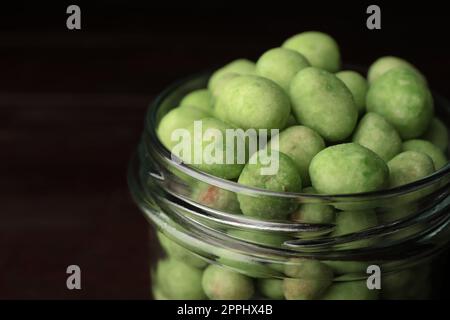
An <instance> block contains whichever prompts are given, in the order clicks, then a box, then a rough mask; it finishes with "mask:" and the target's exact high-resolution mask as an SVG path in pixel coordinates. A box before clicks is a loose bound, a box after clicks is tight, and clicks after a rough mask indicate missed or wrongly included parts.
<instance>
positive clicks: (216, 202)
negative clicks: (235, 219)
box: [191, 181, 241, 213]
mask: <svg viewBox="0 0 450 320" xmlns="http://www.w3.org/2000/svg"><path fill="white" fill-rule="evenodd" d="M191 197H192V199H193V200H195V201H197V202H199V203H201V204H203V205H205V206H208V207H210V208H213V209H217V210H221V211H225V212H228V213H241V209H240V207H239V202H238V200H237V196H236V193H234V192H232V191H228V190H225V189H222V188H219V187H216V186H213V185H209V184H207V183H204V182H200V181H199V182H197V183H196V184H195V186H194V187H193V190H192V194H191Z"/></svg>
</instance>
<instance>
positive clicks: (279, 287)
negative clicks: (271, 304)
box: [256, 279, 284, 300]
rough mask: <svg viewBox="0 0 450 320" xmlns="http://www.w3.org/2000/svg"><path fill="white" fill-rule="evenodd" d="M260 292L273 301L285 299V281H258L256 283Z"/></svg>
mask: <svg viewBox="0 0 450 320" xmlns="http://www.w3.org/2000/svg"><path fill="white" fill-rule="evenodd" d="M256 286H257V288H258V291H259V292H260V293H261V294H262V295H263V296H265V297H266V298H269V299H273V300H282V299H284V293H283V280H280V279H258V282H257V283H256Z"/></svg>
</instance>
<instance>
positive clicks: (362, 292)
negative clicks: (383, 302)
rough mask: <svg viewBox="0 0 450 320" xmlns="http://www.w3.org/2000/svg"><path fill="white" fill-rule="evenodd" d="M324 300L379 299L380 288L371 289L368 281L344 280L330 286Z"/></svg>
mask: <svg viewBox="0 0 450 320" xmlns="http://www.w3.org/2000/svg"><path fill="white" fill-rule="evenodd" d="M322 299H323V300H377V299H378V290H369V289H368V288H367V284H366V281H365V280H364V281H343V282H336V283H334V284H333V285H331V286H330V288H329V289H328V290H327V291H326V293H325V295H324V296H323V297H322Z"/></svg>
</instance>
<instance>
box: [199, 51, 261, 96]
mask: <svg viewBox="0 0 450 320" xmlns="http://www.w3.org/2000/svg"><path fill="white" fill-rule="evenodd" d="M228 73H237V74H255V73H256V64H255V63H254V62H252V61H250V60H247V59H237V60H234V61H231V62H230V63H228V64H226V65H225V66H223V67H222V68H220V69H218V70H216V71H215V72H214V73H213V74H212V75H211V77H210V78H209V81H208V89H209V90H210V91H211V92H213V93H214V92H215V90H216V89H217V85H218V84H220V82H221V81H222V77H224V76H226V75H227V74H228Z"/></svg>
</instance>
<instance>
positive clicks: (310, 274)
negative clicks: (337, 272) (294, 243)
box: [284, 258, 333, 281]
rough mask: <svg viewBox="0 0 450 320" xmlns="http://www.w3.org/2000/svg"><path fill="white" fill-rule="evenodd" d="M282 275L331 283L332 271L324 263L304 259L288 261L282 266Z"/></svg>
mask: <svg viewBox="0 0 450 320" xmlns="http://www.w3.org/2000/svg"><path fill="white" fill-rule="evenodd" d="M284 273H285V274H286V275H287V276H288V277H291V278H296V279H310V280H322V281H331V280H332V279H333V271H332V270H331V269H330V268H329V267H328V266H327V265H326V264H324V263H322V262H320V261H318V260H314V259H306V258H293V259H290V260H289V261H288V262H287V263H286V264H285V266H284Z"/></svg>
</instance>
